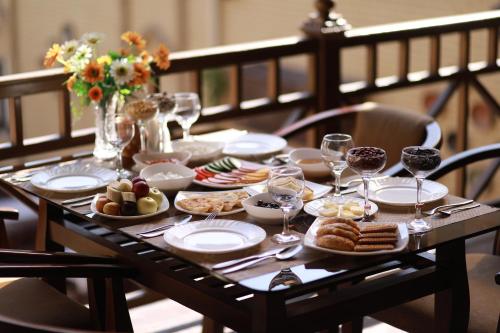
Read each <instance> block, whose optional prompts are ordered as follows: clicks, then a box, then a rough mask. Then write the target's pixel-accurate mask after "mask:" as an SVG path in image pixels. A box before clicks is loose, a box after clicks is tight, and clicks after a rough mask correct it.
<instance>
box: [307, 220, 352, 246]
mask: <svg viewBox="0 0 500 333" xmlns="http://www.w3.org/2000/svg"><path fill="white" fill-rule="evenodd" d="M323 235H336V236H341V237H345V238H349V239H350V240H352V241H353V242H356V241H357V240H358V236H357V235H356V234H355V233H354V232H352V231H349V230H345V229H341V228H337V227H335V226H334V225H332V224H329V225H324V226H322V227H320V228H319V229H318V231H317V232H316V236H317V237H321V236H323Z"/></svg>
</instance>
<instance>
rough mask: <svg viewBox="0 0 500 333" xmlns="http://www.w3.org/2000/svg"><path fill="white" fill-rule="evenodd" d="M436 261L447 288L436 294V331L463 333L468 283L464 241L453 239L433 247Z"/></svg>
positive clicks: (467, 308) (466, 321)
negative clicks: (447, 284)
mask: <svg viewBox="0 0 500 333" xmlns="http://www.w3.org/2000/svg"><path fill="white" fill-rule="evenodd" d="M436 264H437V268H438V270H439V271H440V272H441V274H442V276H441V278H442V279H446V280H447V281H449V285H450V288H449V289H446V290H444V291H441V292H438V293H436V296H435V304H434V318H439V320H435V323H436V327H435V331H436V332H454V333H458V332H464V333H465V332H467V328H468V326H469V310H470V299H469V282H468V280H467V264H466V261H465V241H464V240H456V241H453V242H451V243H448V244H446V245H443V246H440V247H438V248H437V249H436Z"/></svg>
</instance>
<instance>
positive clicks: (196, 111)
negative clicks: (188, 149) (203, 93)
mask: <svg viewBox="0 0 500 333" xmlns="http://www.w3.org/2000/svg"><path fill="white" fill-rule="evenodd" d="M174 101H175V107H174V111H173V114H174V116H175V120H176V121H177V123H178V124H179V125H180V126H181V127H182V138H183V139H184V140H186V141H192V138H191V135H190V134H189V130H190V128H191V125H193V124H194V123H195V122H196V121H197V120H198V118H199V117H200V113H201V105H200V99H199V98H198V94H196V93H192V92H181V93H175V94H174Z"/></svg>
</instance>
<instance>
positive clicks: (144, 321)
mask: <svg viewBox="0 0 500 333" xmlns="http://www.w3.org/2000/svg"><path fill="white" fill-rule="evenodd" d="M130 316H131V318H132V324H133V325H134V331H135V332H136V333H174V332H178V333H200V332H201V319H202V316H201V315H200V314H199V313H196V312H194V311H191V310H190V309H188V308H186V307H184V306H182V305H180V304H179V303H176V302H174V301H172V300H162V301H158V302H154V303H151V304H148V305H143V306H140V307H137V308H134V309H131V310H130ZM365 321H366V322H365V327H366V326H368V327H366V328H365V329H364V330H363V332H365V333H400V332H403V331H401V330H398V329H396V328H394V327H392V326H389V325H386V324H382V323H377V322H375V320H371V319H368V320H365ZM225 332H232V331H231V330H229V329H226V330H225Z"/></svg>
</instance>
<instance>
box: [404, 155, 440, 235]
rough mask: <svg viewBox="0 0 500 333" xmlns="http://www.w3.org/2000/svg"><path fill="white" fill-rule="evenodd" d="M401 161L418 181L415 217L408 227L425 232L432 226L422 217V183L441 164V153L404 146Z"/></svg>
mask: <svg viewBox="0 0 500 333" xmlns="http://www.w3.org/2000/svg"><path fill="white" fill-rule="evenodd" d="M401 163H402V164H403V167H404V168H405V169H406V170H408V171H409V172H410V173H411V174H412V175H413V176H414V177H415V180H416V182H417V203H416V204H415V219H414V220H413V221H411V222H410V223H408V229H410V230H413V231H414V232H425V231H428V230H430V229H431V228H432V226H431V224H430V223H429V222H427V221H425V220H424V219H423V218H422V206H423V204H422V185H423V182H424V179H425V177H427V175H429V174H430V173H431V172H432V171H434V170H436V168H437V167H438V166H439V164H441V154H440V152H439V150H438V149H434V148H427V147H420V146H411V147H406V148H403V151H402V152H401Z"/></svg>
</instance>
